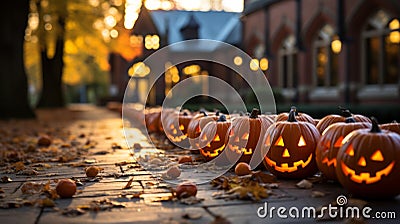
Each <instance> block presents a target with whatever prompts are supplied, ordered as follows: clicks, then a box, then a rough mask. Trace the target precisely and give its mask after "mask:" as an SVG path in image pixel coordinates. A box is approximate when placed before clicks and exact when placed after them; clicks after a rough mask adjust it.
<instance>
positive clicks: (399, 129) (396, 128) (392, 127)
mask: <svg viewBox="0 0 400 224" xmlns="http://www.w3.org/2000/svg"><path fill="white" fill-rule="evenodd" d="M380 127H381V128H382V129H384V130H388V131H392V132H396V133H397V134H399V135H400V124H399V123H397V121H393V122H392V123H388V124H381V125H380Z"/></svg>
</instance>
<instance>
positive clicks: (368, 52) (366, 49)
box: [362, 10, 400, 85]
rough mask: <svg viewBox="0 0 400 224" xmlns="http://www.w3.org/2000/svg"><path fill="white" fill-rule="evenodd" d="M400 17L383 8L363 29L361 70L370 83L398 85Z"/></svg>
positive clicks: (365, 81)
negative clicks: (388, 12) (392, 16)
mask: <svg viewBox="0 0 400 224" xmlns="http://www.w3.org/2000/svg"><path fill="white" fill-rule="evenodd" d="M399 28H400V26H399V20H398V19H396V18H390V16H389V15H388V14H387V13H386V12H384V11H383V10H379V11H378V12H377V13H375V14H374V15H373V16H372V17H371V18H370V19H369V20H368V23H367V24H366V25H365V27H364V30H363V32H362V44H363V45H362V51H363V52H362V56H363V58H362V59H363V60H362V73H363V77H364V83H365V84H367V85H381V84H397V83H399V77H400V74H399V73H400V69H399V64H400V47H399V42H400V35H399V34H400V32H399Z"/></svg>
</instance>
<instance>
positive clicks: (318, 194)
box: [311, 191, 325, 198]
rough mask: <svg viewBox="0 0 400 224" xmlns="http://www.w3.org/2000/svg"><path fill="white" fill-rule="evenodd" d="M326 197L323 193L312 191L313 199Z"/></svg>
mask: <svg viewBox="0 0 400 224" xmlns="http://www.w3.org/2000/svg"><path fill="white" fill-rule="evenodd" d="M324 196H325V193H324V192H322V191H312V192H311V197H313V198H321V197H324Z"/></svg>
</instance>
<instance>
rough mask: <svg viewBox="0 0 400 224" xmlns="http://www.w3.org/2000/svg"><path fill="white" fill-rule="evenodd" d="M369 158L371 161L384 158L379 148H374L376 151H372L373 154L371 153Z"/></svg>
mask: <svg viewBox="0 0 400 224" xmlns="http://www.w3.org/2000/svg"><path fill="white" fill-rule="evenodd" d="M371 160H373V161H383V160H384V158H383V155H382V152H381V150H379V149H378V150H376V151H375V152H374V154H372V156H371Z"/></svg>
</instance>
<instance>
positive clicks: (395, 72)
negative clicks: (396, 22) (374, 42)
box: [383, 36, 400, 84]
mask: <svg viewBox="0 0 400 224" xmlns="http://www.w3.org/2000/svg"><path fill="white" fill-rule="evenodd" d="M385 40H386V41H385V62H386V65H385V66H384V70H385V71H384V75H383V80H384V83H385V84H396V83H398V81H399V72H400V70H399V65H400V47H399V44H398V43H392V42H391V41H390V39H389V36H388V37H387V38H385Z"/></svg>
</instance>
